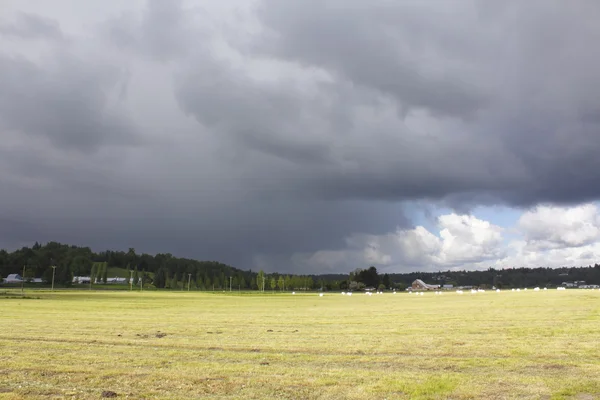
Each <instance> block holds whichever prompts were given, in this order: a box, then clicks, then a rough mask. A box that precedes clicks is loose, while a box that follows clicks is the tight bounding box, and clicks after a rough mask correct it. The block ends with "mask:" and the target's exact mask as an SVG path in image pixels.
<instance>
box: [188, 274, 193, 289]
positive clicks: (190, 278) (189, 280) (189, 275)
mask: <svg viewBox="0 0 600 400" xmlns="http://www.w3.org/2000/svg"><path fill="white" fill-rule="evenodd" d="M191 281H192V274H188V292H189V291H190V282H191Z"/></svg>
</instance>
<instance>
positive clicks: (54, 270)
mask: <svg viewBox="0 0 600 400" xmlns="http://www.w3.org/2000/svg"><path fill="white" fill-rule="evenodd" d="M54 272H56V265H53V266H52V291H53V292H54Z"/></svg>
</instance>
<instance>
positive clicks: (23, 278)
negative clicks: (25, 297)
mask: <svg viewBox="0 0 600 400" xmlns="http://www.w3.org/2000/svg"><path fill="white" fill-rule="evenodd" d="M23 293H25V266H24V265H23V276H21V294H23Z"/></svg>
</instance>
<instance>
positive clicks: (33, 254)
mask: <svg viewBox="0 0 600 400" xmlns="http://www.w3.org/2000/svg"><path fill="white" fill-rule="evenodd" d="M52 266H55V267H56V270H55V271H54V272H55V277H54V279H55V283H56V284H57V285H62V286H71V285H72V284H73V277H74V276H89V277H91V280H92V284H106V283H107V281H108V280H109V278H112V277H113V276H110V273H109V271H110V269H111V268H120V269H121V272H122V270H125V271H128V272H129V273H128V274H127V273H125V283H126V284H128V285H129V284H132V285H136V286H137V285H142V286H150V287H155V288H158V289H172V290H185V289H187V288H190V289H194V290H229V289H231V290H259V291H283V290H313V289H323V290H363V289H366V288H374V289H380V290H387V289H400V290H402V289H405V288H406V287H408V286H410V285H411V283H412V282H413V281H414V280H415V279H421V280H423V281H425V282H427V283H431V284H440V285H453V286H476V287H484V288H485V287H492V286H495V287H498V288H512V287H514V288H516V287H532V286H558V285H560V284H561V283H562V282H565V281H571V282H572V281H586V282H587V283H588V284H600V265H598V264H595V265H593V266H592V265H589V266H587V267H574V266H572V267H562V268H546V267H539V268H504V269H494V268H488V269H487V270H485V271H466V270H463V271H438V272H410V273H384V274H380V273H379V272H378V271H377V268H376V267H374V266H371V267H368V268H364V269H363V268H357V269H355V270H353V271H351V272H350V273H348V274H327V275H314V274H313V275H295V274H288V275H285V274H278V273H272V274H267V273H265V272H264V271H258V272H253V271H252V270H241V269H238V268H234V267H232V266H230V265H227V264H223V263H220V262H218V261H198V260H192V259H186V258H178V257H175V256H173V255H172V254H170V253H160V254H156V255H154V256H153V255H149V254H145V253H142V254H138V253H136V251H135V249H133V248H130V249H128V251H110V250H107V251H103V252H93V251H92V250H91V249H90V248H89V247H78V246H70V245H66V244H61V243H57V242H50V243H47V244H45V245H41V244H39V243H35V244H34V245H33V246H32V247H23V248H21V249H18V250H15V251H13V252H8V251H6V250H0V276H2V277H6V276H7V275H8V274H13V273H18V274H23V270H24V271H25V276H24V277H25V278H26V279H31V278H34V277H36V278H37V277H41V278H42V280H43V281H44V282H50V280H51V279H52V272H53V271H52Z"/></svg>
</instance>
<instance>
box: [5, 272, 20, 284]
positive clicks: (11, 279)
mask: <svg viewBox="0 0 600 400" xmlns="http://www.w3.org/2000/svg"><path fill="white" fill-rule="evenodd" d="M21 282H23V278H22V277H21V275H19V274H9V275H8V276H7V277H6V278H4V283H21Z"/></svg>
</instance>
